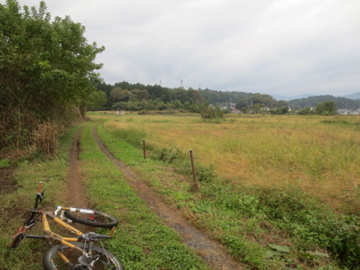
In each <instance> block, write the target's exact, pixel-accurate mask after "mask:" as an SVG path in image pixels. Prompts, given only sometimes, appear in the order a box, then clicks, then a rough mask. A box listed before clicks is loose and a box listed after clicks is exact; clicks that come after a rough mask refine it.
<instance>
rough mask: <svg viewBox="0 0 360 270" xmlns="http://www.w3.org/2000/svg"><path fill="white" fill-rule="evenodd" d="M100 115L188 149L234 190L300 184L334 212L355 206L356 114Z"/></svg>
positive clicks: (359, 146)
mask: <svg viewBox="0 0 360 270" xmlns="http://www.w3.org/2000/svg"><path fill="white" fill-rule="evenodd" d="M91 117H92V118H103V119H105V116H104V115H98V114H97V115H93V116H91ZM106 118H107V119H108V120H107V121H106V127H107V128H109V129H136V130H141V131H143V132H145V133H146V143H147V144H149V145H152V146H155V147H157V148H178V149H180V151H181V152H183V153H184V154H186V153H188V151H189V149H193V151H194V156H195V159H196V162H197V163H198V164H202V165H205V166H213V168H214V170H215V173H216V175H217V176H218V181H231V182H232V183H234V184H235V187H237V188H239V189H241V187H242V186H244V185H245V186H262V187H277V188H281V189H294V188H295V189H298V188H300V189H302V190H304V191H306V192H307V193H309V194H312V195H313V196H315V197H316V198H318V199H319V200H321V201H322V202H324V203H326V204H328V205H330V206H331V207H333V208H334V209H336V210H337V211H340V212H346V213H350V212H355V211H358V210H359V207H360V200H359V192H360V190H359V188H360V186H359V185H360V155H359V150H360V136H359V135H358V134H359V131H360V117H359V116H333V117H322V116H297V115H286V116H244V115H240V116H231V117H227V118H225V121H224V122H221V123H214V122H203V121H202V120H201V118H200V117H197V116H193V117H191V116H161V115H125V116H117V115H108V116H106ZM140 143H141V142H139V144H140Z"/></svg>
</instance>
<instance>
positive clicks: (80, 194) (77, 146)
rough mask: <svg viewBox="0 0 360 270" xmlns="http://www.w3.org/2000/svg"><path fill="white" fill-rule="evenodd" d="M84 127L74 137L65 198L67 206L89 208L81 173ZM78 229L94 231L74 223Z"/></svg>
mask: <svg viewBox="0 0 360 270" xmlns="http://www.w3.org/2000/svg"><path fill="white" fill-rule="evenodd" d="M82 131H83V128H80V129H79V130H78V131H77V132H76V134H75V135H74V137H73V140H72V144H71V149H70V153H69V163H70V164H69V172H68V178H67V187H66V194H64V197H65V198H64V200H65V201H66V202H67V205H65V206H68V207H69V206H71V207H76V208H89V205H88V204H89V201H88V199H87V197H86V188H85V185H84V177H83V176H82V175H81V170H80V168H81V162H80V159H79V155H80V152H81V140H80V136H81V132H82ZM71 226H74V227H75V228H76V229H78V230H80V231H82V232H84V233H85V232H91V231H94V228H92V227H90V226H87V225H83V224H80V223H73V224H71Z"/></svg>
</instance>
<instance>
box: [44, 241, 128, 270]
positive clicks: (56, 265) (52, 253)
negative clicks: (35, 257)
mask: <svg viewBox="0 0 360 270" xmlns="http://www.w3.org/2000/svg"><path fill="white" fill-rule="evenodd" d="M71 244H73V245H76V246H78V247H80V248H82V249H85V243H83V242H72V243H71ZM59 252H61V253H64V252H66V257H67V259H69V261H70V262H71V264H72V266H71V268H69V267H70V265H69V264H68V263H65V261H64V260H63V259H62V258H61V257H60V255H59ZM92 252H93V253H94V254H95V255H99V256H100V258H99V260H97V261H96V263H95V265H94V266H93V267H92V268H90V267H89V266H86V265H85V264H81V263H80V261H82V258H83V254H82V252H81V251H79V250H77V249H75V248H70V247H68V246H67V245H64V244H58V245H55V246H52V247H51V248H50V249H48V250H47V252H46V253H45V255H44V258H43V266H44V268H45V270H62V269H72V270H77V269H78V270H80V269H92V270H102V269H111V270H123V267H122V265H121V263H120V261H119V260H118V259H117V258H116V257H115V256H114V255H113V254H112V253H111V252H109V251H107V250H105V249H103V248H101V247H99V246H93V249H92ZM79 260H80V261H79Z"/></svg>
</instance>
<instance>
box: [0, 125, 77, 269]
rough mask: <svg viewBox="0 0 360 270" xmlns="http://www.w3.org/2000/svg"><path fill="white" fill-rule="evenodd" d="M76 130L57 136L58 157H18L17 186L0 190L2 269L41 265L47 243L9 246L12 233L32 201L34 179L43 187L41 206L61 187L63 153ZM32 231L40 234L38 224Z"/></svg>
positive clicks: (54, 197)
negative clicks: (42, 159) (40, 159)
mask: <svg viewBox="0 0 360 270" xmlns="http://www.w3.org/2000/svg"><path fill="white" fill-rule="evenodd" d="M75 131H76V130H75V129H72V130H70V131H69V133H67V134H66V135H64V136H63V137H62V138H61V145H60V149H59V157H58V158H57V159H54V160H47V161H45V162H44V161H29V160H27V159H24V160H22V162H21V163H20V164H18V167H17V169H16V174H15V180H16V182H17V189H16V190H15V191H12V192H8V193H6V194H1V196H0V203H1V215H0V262H1V268H2V269H11V270H23V269H29V270H38V269H42V257H43V254H44V253H45V251H46V250H47V249H48V248H49V245H48V244H47V243H46V242H45V241H42V240H34V239H25V240H23V241H22V242H21V244H20V246H19V247H18V248H17V249H11V248H10V243H11V241H12V238H11V237H12V235H14V234H15V233H16V231H17V229H18V228H19V227H20V226H22V225H23V221H24V214H25V213H26V211H28V210H30V209H31V208H32V207H33V205H34V199H35V194H36V188H37V183H38V182H39V181H42V182H43V183H44V187H45V188H46V192H45V196H46V198H45V200H44V205H43V207H44V208H47V209H53V207H54V205H56V204H57V198H58V196H59V195H60V192H61V191H63V190H64V187H65V179H66V174H67V153H68V151H69V149H70V147H71V139H72V136H73V134H74V132H75ZM31 233H32V234H39V235H41V234H42V224H41V222H39V223H38V224H37V226H35V227H33V228H32V229H31Z"/></svg>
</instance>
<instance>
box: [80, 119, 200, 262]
mask: <svg viewBox="0 0 360 270" xmlns="http://www.w3.org/2000/svg"><path fill="white" fill-rule="evenodd" d="M91 128H92V125H87V126H86V127H85V129H84V131H83V134H82V138H81V140H82V144H81V145H82V153H81V156H80V158H81V160H82V173H83V174H84V175H85V177H86V179H87V180H86V187H87V191H88V197H89V199H90V201H91V203H92V204H93V206H94V207H96V208H97V209H100V210H102V211H105V212H107V213H109V214H112V215H114V216H115V217H117V218H118V219H119V222H120V223H119V225H118V229H117V230H116V231H115V235H114V238H113V239H112V240H110V241H108V242H107V246H108V249H109V250H111V252H113V253H114V254H115V256H116V257H118V258H119V259H120V261H121V262H122V263H123V264H124V266H125V268H126V269H207V266H206V264H205V263H204V262H203V261H202V260H201V259H200V258H199V257H198V256H196V255H195V254H194V253H193V251H191V250H190V249H189V248H188V247H187V246H186V245H185V244H183V243H182V241H181V239H180V237H179V236H178V235H177V234H176V233H175V232H174V231H173V230H171V229H169V228H168V227H167V226H165V225H164V224H163V222H162V220H161V219H160V218H159V217H158V216H157V215H155V214H154V213H153V212H152V210H151V209H149V207H148V206H147V205H146V204H145V203H144V202H143V201H142V200H141V199H140V198H139V197H138V196H137V195H136V193H135V192H134V191H133V190H132V189H131V188H130V187H129V185H128V184H127V182H126V181H125V180H124V177H123V176H122V174H121V172H120V171H119V169H118V168H116V167H115V166H114V165H113V164H112V162H111V161H110V160H108V159H107V158H106V157H105V155H104V154H103V153H102V152H101V150H100V149H99V148H98V147H96V146H94V144H95V142H94V138H93V137H92V135H91ZM122 151H123V152H127V153H128V154H129V152H128V151H127V149H122ZM131 160H132V162H140V158H139V156H136V155H133V156H132V159H131Z"/></svg>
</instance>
